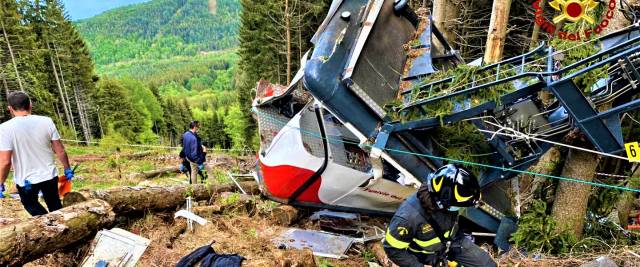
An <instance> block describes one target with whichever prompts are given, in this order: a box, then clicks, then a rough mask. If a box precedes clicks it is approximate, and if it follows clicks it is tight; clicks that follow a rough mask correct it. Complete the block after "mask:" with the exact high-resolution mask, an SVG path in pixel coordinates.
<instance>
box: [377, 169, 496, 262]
mask: <svg viewBox="0 0 640 267" xmlns="http://www.w3.org/2000/svg"><path fill="white" fill-rule="evenodd" d="M479 200H480V186H479V185H478V180H477V179H476V177H475V176H474V175H472V174H471V173H470V172H469V171H467V170H465V169H463V168H462V167H460V166H457V165H453V164H449V165H446V166H443V167H441V168H440V169H438V170H437V171H436V172H434V173H433V174H432V175H431V176H429V179H428V181H427V182H425V183H424V184H422V186H421V187H420V189H418V192H416V193H415V194H413V195H411V196H410V197H409V198H407V200H406V201H405V202H404V203H402V205H401V206H400V207H399V208H398V210H397V211H396V214H395V215H394V216H393V219H391V223H390V224H389V228H388V229H387V232H386V235H385V238H384V240H383V244H384V250H385V252H386V253H387V256H388V257H389V259H391V261H393V262H394V263H395V264H397V265H399V266H400V267H408V266H411V267H413V266H420V267H422V266H424V265H432V266H446V265H447V264H449V265H452V266H456V264H457V266H458V267H460V266H464V267H473V266H496V263H495V262H494V261H493V259H492V258H491V256H489V254H488V253H487V252H485V251H484V250H482V249H480V247H478V246H477V245H475V244H474V243H473V241H471V240H470V239H469V238H466V237H465V236H464V235H463V234H462V233H461V231H460V232H458V210H459V209H460V207H470V206H474V205H476V204H477V203H478V202H479ZM448 260H451V262H448Z"/></svg>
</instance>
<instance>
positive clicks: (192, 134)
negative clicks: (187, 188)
mask: <svg viewBox="0 0 640 267" xmlns="http://www.w3.org/2000/svg"><path fill="white" fill-rule="evenodd" d="M199 128H200V124H199V123H198V121H192V122H191V123H190V124H189V131H186V132H185V133H184V134H183V135H182V150H183V151H184V156H185V158H186V159H187V160H188V161H189V164H190V167H191V177H190V180H191V183H192V184H197V183H198V172H201V171H205V170H204V160H205V154H204V150H203V149H202V141H201V140H200V137H199V136H198V129H199Z"/></svg>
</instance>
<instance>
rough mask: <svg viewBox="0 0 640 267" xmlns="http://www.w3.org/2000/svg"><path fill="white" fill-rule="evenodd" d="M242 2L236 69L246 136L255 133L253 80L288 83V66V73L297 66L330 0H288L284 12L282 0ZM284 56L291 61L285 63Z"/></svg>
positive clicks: (309, 46)
mask: <svg viewBox="0 0 640 267" xmlns="http://www.w3.org/2000/svg"><path fill="white" fill-rule="evenodd" d="M240 3H241V5H242V15H241V22H242V25H241V27H240V30H239V39H240V48H239V50H238V54H239V55H240V66H239V73H238V75H237V76H236V79H237V82H236V88H237V89H238V102H239V103H240V105H241V110H242V111H243V116H244V120H245V121H247V122H248V123H249V124H248V125H247V127H245V137H244V139H245V140H251V137H252V136H254V134H255V131H254V128H255V124H254V123H253V120H252V119H251V116H250V114H249V111H250V109H251V101H252V97H253V92H252V90H253V89H254V88H255V85H256V82H257V81H258V80H260V79H266V80H268V81H270V82H272V83H279V84H287V83H288V82H289V79H290V78H292V77H287V72H288V71H287V69H289V73H290V76H293V75H294V74H295V72H296V71H297V70H298V68H299V67H300V66H299V62H300V59H301V58H302V56H303V55H304V53H306V52H307V51H308V50H309V49H310V48H311V47H312V44H311V42H310V40H311V37H312V36H313V34H314V33H315V32H316V30H317V29H318V26H319V25H320V23H321V22H322V20H323V19H324V17H325V16H326V14H327V11H328V9H329V5H330V3H331V0H320V1H318V0H315V1H312V0H299V1H288V4H289V8H288V11H289V14H287V16H285V1H282V0H260V1H253V0H240ZM285 18H289V19H290V20H289V24H290V34H291V40H290V42H289V44H288V45H289V47H290V51H291V53H289V54H288V53H287V51H288V50H287V42H286V38H283V37H282V36H284V33H285V32H286V29H285V25H286V23H285V21H284V20H285ZM287 57H289V59H290V60H289V61H290V62H291V65H290V66H287V61H288V60H287Z"/></svg>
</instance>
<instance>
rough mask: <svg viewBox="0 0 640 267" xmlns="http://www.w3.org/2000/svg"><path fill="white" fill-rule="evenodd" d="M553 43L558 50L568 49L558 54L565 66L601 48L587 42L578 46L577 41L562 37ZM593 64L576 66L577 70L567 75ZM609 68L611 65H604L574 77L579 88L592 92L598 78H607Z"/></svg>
mask: <svg viewBox="0 0 640 267" xmlns="http://www.w3.org/2000/svg"><path fill="white" fill-rule="evenodd" d="M551 45H552V46H553V47H554V48H555V50H556V51H565V50H566V52H563V53H561V54H559V55H558V56H557V57H559V60H560V61H561V62H562V65H563V66H565V67H566V66H569V65H571V64H573V63H576V62H578V61H580V60H582V59H585V58H587V57H589V56H592V55H594V54H596V53H598V52H600V49H599V47H598V46H597V45H589V44H586V45H581V46H577V47H576V42H573V41H568V40H562V39H553V40H552V41H551ZM592 64H593V63H591V64H588V65H584V66H581V67H579V68H576V69H575V70H572V71H570V72H569V73H568V74H567V75H571V74H572V73H575V72H577V71H579V70H581V69H583V68H585V67H588V66H590V65H592ZM608 68H609V65H604V66H602V67H600V68H597V69H594V70H592V71H589V72H588V73H586V74H583V75H580V76H579V77H576V78H574V79H573V81H574V82H575V83H576V85H577V86H578V88H582V89H583V90H584V92H585V93H588V92H591V87H592V86H593V85H594V84H595V83H596V82H597V81H598V80H600V79H602V78H607V76H608V73H607V69H608Z"/></svg>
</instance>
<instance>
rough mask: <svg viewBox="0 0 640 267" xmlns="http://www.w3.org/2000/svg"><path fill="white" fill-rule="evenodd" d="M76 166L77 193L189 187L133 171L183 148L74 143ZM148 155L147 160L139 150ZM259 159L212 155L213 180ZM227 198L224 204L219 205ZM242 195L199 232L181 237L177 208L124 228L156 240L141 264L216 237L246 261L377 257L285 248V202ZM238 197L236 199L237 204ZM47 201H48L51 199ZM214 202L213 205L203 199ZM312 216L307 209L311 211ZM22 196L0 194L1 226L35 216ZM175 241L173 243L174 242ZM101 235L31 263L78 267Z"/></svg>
mask: <svg viewBox="0 0 640 267" xmlns="http://www.w3.org/2000/svg"><path fill="white" fill-rule="evenodd" d="M67 151H68V153H69V154H70V160H71V162H72V165H75V164H80V168H79V171H77V173H76V178H75V180H74V187H73V190H74V191H77V190H82V189H89V190H101V189H108V188H112V187H118V186H157V185H174V184H185V183H187V178H186V176H185V175H184V174H180V173H168V174H165V175H162V176H160V177H154V178H151V179H143V178H133V177H132V175H131V174H134V173H139V172H143V171H150V170H154V169H160V168H164V167H170V166H177V165H179V164H180V159H179V158H178V157H177V152H176V151H166V150H159V151H144V150H143V151H140V149H135V150H134V149H128V150H127V149H120V148H118V149H117V150H114V149H113V148H101V147H81V146H70V147H68V148H67ZM140 153H142V154H145V155H144V156H142V157H135V156H134V157H132V155H137V154H140ZM254 163H255V157H254V156H252V155H247V156H231V155H227V154H213V153H211V154H210V155H209V156H208V161H207V167H208V174H209V179H208V181H207V183H216V184H222V183H230V182H231V181H230V180H229V178H228V176H227V173H229V172H231V173H240V174H242V173H249V172H250V171H252V170H253V168H254V166H255V165H254ZM10 180H11V179H9V180H8V181H7V188H8V189H9V190H8V191H9V193H15V187H14V186H13V185H12V183H11V181H10ZM220 201H222V202H223V203H219V202H220ZM234 201H237V200H235V199H233V200H229V199H224V198H223V199H218V200H217V202H216V203H211V204H213V205H219V206H221V205H225V206H227V208H226V209H225V210H224V212H223V213H221V214H212V215H211V216H205V218H206V219H207V220H208V221H209V222H210V223H208V224H207V225H205V226H200V225H195V226H194V230H193V231H188V230H187V231H186V232H184V233H182V234H179V235H177V236H173V234H172V232H175V229H178V228H181V227H179V226H182V225H184V224H185V222H184V219H175V220H174V218H173V214H174V212H175V211H168V212H166V213H147V214H143V215H139V216H137V217H133V218H123V217H120V218H118V219H117V225H116V226H115V227H119V228H122V229H125V230H128V231H130V232H133V233H135V234H138V235H140V236H142V237H145V238H148V239H150V240H151V244H150V246H149V247H148V248H147V250H146V251H145V253H144V255H143V257H142V259H141V261H140V262H139V264H138V266H173V265H175V263H176V262H177V261H178V260H179V259H180V258H181V257H183V256H185V255H187V254H188V253H189V252H191V251H193V250H194V249H196V248H198V247H200V246H203V245H206V244H209V243H211V242H214V244H213V248H214V249H215V251H216V252H218V253H223V254H233V253H237V254H239V255H241V256H243V257H245V258H246V261H245V266H368V264H367V263H366V261H365V257H363V255H367V258H368V259H369V260H371V259H372V256H371V255H372V254H371V253H370V252H368V251H366V249H365V248H364V246H362V245H355V246H353V249H351V250H350V251H349V258H348V259H345V260H333V259H326V258H317V257H314V256H313V255H312V254H311V251H310V250H307V251H297V250H282V249H278V248H277V247H276V245H274V244H273V243H272V242H271V239H272V238H273V237H275V236H277V235H278V234H280V233H282V232H283V231H286V230H287V229H288V227H283V226H279V225H277V223H275V222H273V221H272V220H271V216H270V211H271V209H273V208H274V207H276V206H277V203H275V202H272V201H269V200H266V199H261V198H260V197H258V196H256V197H254V199H253V201H252V202H251V203H252V204H251V206H252V207H253V209H252V211H251V214H250V213H249V212H248V211H247V208H246V205H245V204H242V205H240V204H241V203H240V204H238V205H235V204H234V203H233V202H234ZM230 202H231V203H230ZM43 204H44V203H43ZM200 204H202V205H207V204H209V203H200ZM308 215H309V214H305V216H308ZM29 217H30V216H29V214H28V213H27V212H26V211H25V210H24V208H23V207H22V204H21V203H20V201H19V200H18V199H13V198H5V199H0V226H2V225H3V224H8V223H10V222H11V221H15V220H16V219H25V218H29ZM291 227H298V228H306V229H318V226H317V225H314V224H313V223H311V222H309V221H308V220H306V219H302V220H300V221H299V222H298V224H296V225H292V226H291ZM170 238H171V239H175V240H173V241H170V240H169V239H170ZM92 239H93V237H91V238H88V239H87V240H83V241H81V242H78V244H76V245H72V246H69V247H68V248H67V250H66V251H60V252H57V253H53V254H51V255H47V256H46V257H43V258H41V259H38V260H36V261H34V262H31V263H29V264H27V265H26V266H77V265H78V264H80V262H81V261H82V259H83V258H84V257H85V256H86V254H87V252H88V247H89V245H88V244H89V243H90V241H91V240H92Z"/></svg>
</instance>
